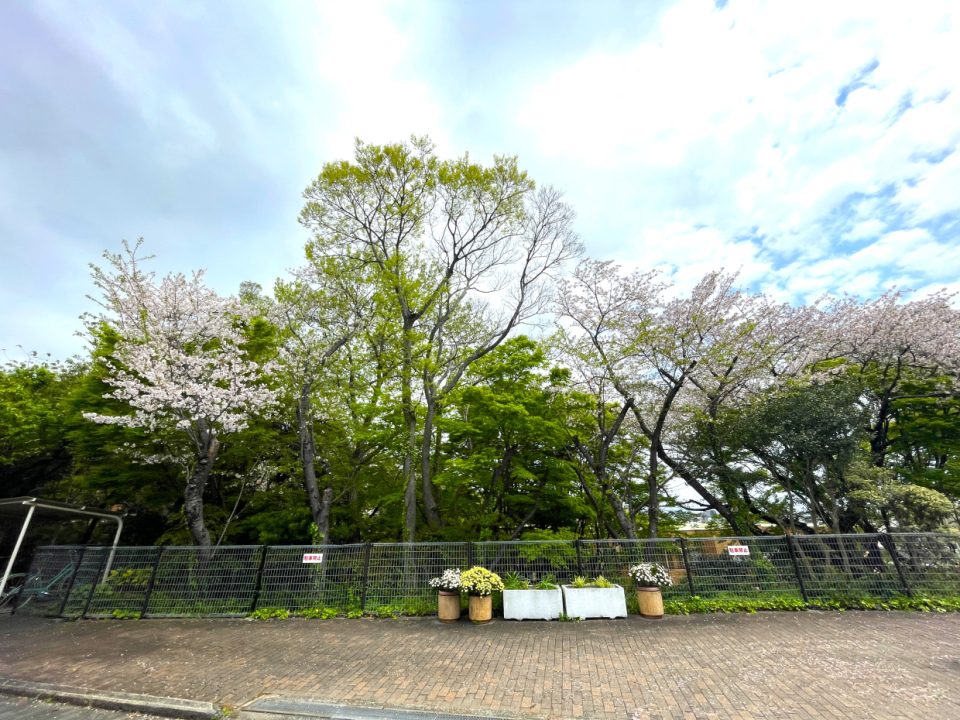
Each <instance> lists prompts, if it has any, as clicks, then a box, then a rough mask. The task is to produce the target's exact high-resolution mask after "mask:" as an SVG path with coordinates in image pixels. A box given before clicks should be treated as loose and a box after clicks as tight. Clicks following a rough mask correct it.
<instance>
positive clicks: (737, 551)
mask: <svg viewBox="0 0 960 720" xmlns="http://www.w3.org/2000/svg"><path fill="white" fill-rule="evenodd" d="M727 552H728V553H730V554H731V555H749V554H750V548H749V547H747V546H746V545H727Z"/></svg>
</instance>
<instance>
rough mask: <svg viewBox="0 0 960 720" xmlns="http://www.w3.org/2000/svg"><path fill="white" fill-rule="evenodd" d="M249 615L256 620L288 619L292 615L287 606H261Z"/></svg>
mask: <svg viewBox="0 0 960 720" xmlns="http://www.w3.org/2000/svg"><path fill="white" fill-rule="evenodd" d="M249 617H251V618H253V619H254V620H274V619H276V620H286V619H287V618H288V617H290V611H289V610H287V609H286V608H261V609H260V610H254V611H253V612H252V613H250V615H249Z"/></svg>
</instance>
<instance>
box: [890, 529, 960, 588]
mask: <svg viewBox="0 0 960 720" xmlns="http://www.w3.org/2000/svg"><path fill="white" fill-rule="evenodd" d="M892 537H893V541H894V543H895V546H896V550H897V560H898V561H899V564H900V568H901V570H902V572H903V574H904V577H905V578H906V581H907V584H908V585H909V586H910V588H912V589H913V590H915V591H918V592H925V593H927V594H929V595H933V596H944V595H960V538H956V537H949V536H946V535H927V534H924V533H903V534H897V535H893V536H892Z"/></svg>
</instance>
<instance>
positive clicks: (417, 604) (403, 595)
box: [364, 543, 470, 612]
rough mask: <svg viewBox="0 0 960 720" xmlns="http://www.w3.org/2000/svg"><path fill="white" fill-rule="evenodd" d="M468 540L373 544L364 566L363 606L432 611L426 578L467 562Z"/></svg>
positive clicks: (432, 593) (433, 593)
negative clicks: (364, 589)
mask: <svg viewBox="0 0 960 720" xmlns="http://www.w3.org/2000/svg"><path fill="white" fill-rule="evenodd" d="M469 560H470V558H469V557H468V543H396V544H393V543H375V544H373V545H371V546H370V556H369V562H368V563H367V569H366V578H367V582H366V594H365V597H364V600H365V602H364V609H367V608H378V607H391V608H403V609H411V610H413V609H416V610H417V611H421V612H428V611H432V610H436V607H437V597H436V591H435V590H433V589H432V588H431V587H430V585H429V581H430V578H433V577H436V576H438V575H440V574H441V573H442V572H443V571H444V570H446V569H447V568H454V567H459V568H465V567H466V566H467V565H468V564H469Z"/></svg>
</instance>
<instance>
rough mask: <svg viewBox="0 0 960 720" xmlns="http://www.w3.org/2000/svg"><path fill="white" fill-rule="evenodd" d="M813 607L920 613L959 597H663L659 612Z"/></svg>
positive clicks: (958, 605)
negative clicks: (807, 599) (809, 598)
mask: <svg viewBox="0 0 960 720" xmlns="http://www.w3.org/2000/svg"><path fill="white" fill-rule="evenodd" d="M807 609H814V610H835V611H843V610H904V611H908V610H913V611H920V612H941V613H943V612H960V597H936V598H935V597H929V596H925V595H918V596H915V597H912V598H910V597H906V596H895V597H893V598H889V599H883V598H876V597H861V598H834V599H829V600H811V601H810V602H809V603H805V602H803V600H801V599H800V598H798V597H793V596H789V595H784V596H769V597H764V598H742V597H740V598H738V597H718V598H702V597H699V596H696V595H695V596H693V597H689V598H682V599H678V600H664V603H663V611H664V613H666V614H668V615H690V614H699V613H742V612H745V613H755V612H757V611H758V610H785V611H802V610H807Z"/></svg>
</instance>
